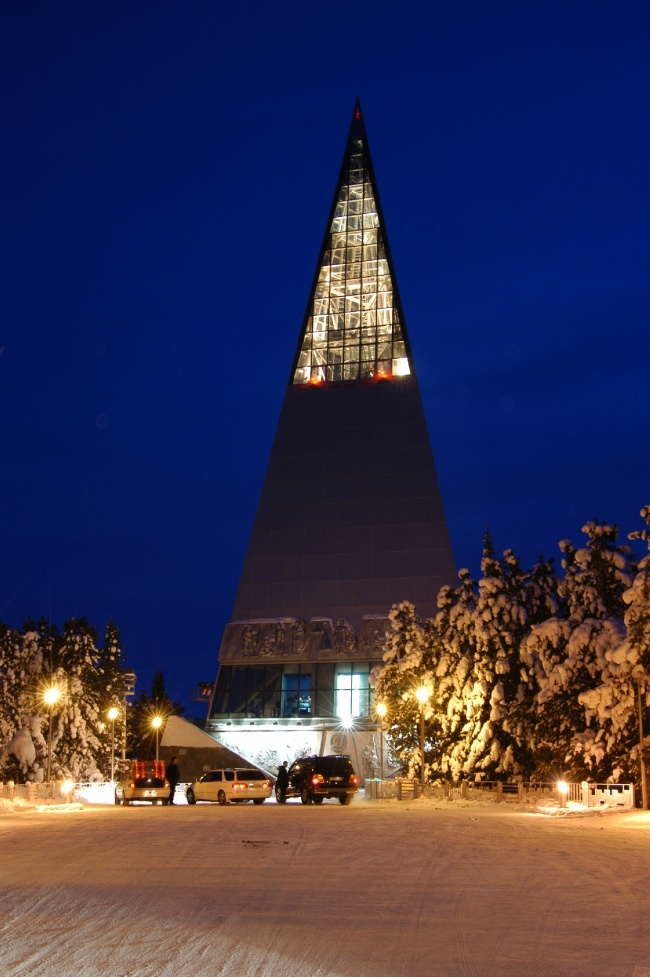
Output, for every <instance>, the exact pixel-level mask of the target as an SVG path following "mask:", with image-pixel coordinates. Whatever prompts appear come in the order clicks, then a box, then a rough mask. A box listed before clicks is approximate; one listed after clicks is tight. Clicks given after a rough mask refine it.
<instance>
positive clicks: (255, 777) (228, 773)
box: [185, 767, 271, 804]
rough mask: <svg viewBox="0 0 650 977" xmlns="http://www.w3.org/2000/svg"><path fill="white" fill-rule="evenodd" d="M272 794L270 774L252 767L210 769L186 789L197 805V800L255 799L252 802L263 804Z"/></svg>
mask: <svg viewBox="0 0 650 977" xmlns="http://www.w3.org/2000/svg"><path fill="white" fill-rule="evenodd" d="M270 796H271V781H270V779H269V777H268V776H267V775H266V774H265V773H263V772H262V771H261V770H255V769H254V768H252V767H228V768H224V769H222V770H209V771H208V772H207V773H204V774H203V776H202V777H201V779H200V780H195V781H194V783H193V784H190V785H189V786H188V787H187V788H186V789H185V797H186V798H187V803H188V804H196V803H197V801H216V802H217V804H230V802H231V801H234V802H235V803H238V802H239V803H241V802H242V801H252V802H253V804H263V803H264V801H265V800H266V798H267V797H270Z"/></svg>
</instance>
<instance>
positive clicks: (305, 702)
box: [298, 665, 312, 716]
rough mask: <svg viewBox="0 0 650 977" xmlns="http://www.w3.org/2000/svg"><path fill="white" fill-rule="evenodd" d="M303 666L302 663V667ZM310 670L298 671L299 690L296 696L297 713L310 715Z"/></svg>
mask: <svg viewBox="0 0 650 977" xmlns="http://www.w3.org/2000/svg"><path fill="white" fill-rule="evenodd" d="M304 667H305V666H304V665H303V668H304ZM311 695H312V688H311V671H309V672H303V671H301V673H300V692H299V696H298V714H299V715H300V716H311Z"/></svg>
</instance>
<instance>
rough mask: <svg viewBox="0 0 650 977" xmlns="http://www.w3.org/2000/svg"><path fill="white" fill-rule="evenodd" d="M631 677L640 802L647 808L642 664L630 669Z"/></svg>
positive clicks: (643, 676)
mask: <svg viewBox="0 0 650 977" xmlns="http://www.w3.org/2000/svg"><path fill="white" fill-rule="evenodd" d="M632 678H633V679H634V681H635V682H636V696H637V698H636V708H637V721H638V726H639V760H640V762H641V804H642V806H643V810H644V811H647V810H648V779H647V776H646V769H645V760H644V759H643V699H642V696H641V687H642V686H643V685H644V684H645V679H646V673H645V671H644V669H643V667H642V666H640V665H637V666H635V667H634V668H633V669H632Z"/></svg>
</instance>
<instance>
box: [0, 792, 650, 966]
mask: <svg viewBox="0 0 650 977" xmlns="http://www.w3.org/2000/svg"><path fill="white" fill-rule="evenodd" d="M5 808H10V805H5ZM55 813H56V816H55ZM0 898H1V900H2V912H1V913H0V931H1V940H0V973H2V975H3V977H9V975H11V977H13V975H29V977H68V975H69V977H73V975H74V977H100V975H101V977H167V975H169V977H208V975H209V977H220V975H224V977H225V975H228V977H267V975H268V977H295V975H297V974H300V975H301V977H304V975H308V977H502V975H503V977H574V975H575V977H650V814H645V813H642V812H629V813H625V814H621V813H617V814H591V815H588V816H571V815H568V816H565V817H548V816H545V815H539V814H537V815H536V814H527V813H521V812H516V811H513V810H511V809H508V810H503V808H502V807H501V806H500V807H499V808H497V807H496V805H494V806H493V805H485V806H481V805H478V804H476V805H472V804H468V803H462V802H460V803H459V802H454V803H451V804H445V803H444V802H434V801H429V800H418V801H413V802H408V803H406V802H398V801H377V802H367V801H364V800H363V799H362V797H359V798H357V799H356V800H355V803H354V804H353V805H352V806H351V807H341V806H340V805H339V804H338V803H335V802H331V801H326V802H325V804H323V805H322V806H321V807H314V806H310V807H303V806H302V805H300V804H299V803H294V802H292V803H289V804H287V805H286V806H285V807H280V806H277V805H275V804H272V803H267V804H265V805H264V806H262V807H254V806H253V805H249V804H246V805H231V806H228V807H225V808H222V807H218V806H214V807H212V806H202V805H197V806H196V807H188V806H179V807H176V808H167V807H148V806H130V807H128V808H122V807H114V806H105V807H102V806H97V805H93V806H86V807H85V809H78V808H75V807H74V806H73V807H69V808H68V809H67V810H62V809H58V810H56V809H55V808H54V807H52V808H50V809H41V810H36V809H26V808H25V807H22V808H20V809H18V810H5V812H4V813H2V814H1V815H0Z"/></svg>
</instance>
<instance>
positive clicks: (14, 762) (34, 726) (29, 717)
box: [0, 624, 43, 783]
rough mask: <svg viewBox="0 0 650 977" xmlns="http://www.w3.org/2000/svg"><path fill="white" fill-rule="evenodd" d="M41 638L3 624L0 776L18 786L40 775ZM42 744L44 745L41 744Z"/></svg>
mask: <svg viewBox="0 0 650 977" xmlns="http://www.w3.org/2000/svg"><path fill="white" fill-rule="evenodd" d="M42 659H43V654H42V646H41V638H40V635H39V634H38V633H37V632H35V631H32V630H27V631H25V632H24V633H22V634H21V633H20V632H18V631H12V630H11V629H10V628H8V627H7V626H6V625H4V624H3V625H0V737H1V738H0V747H1V749H2V754H1V757H0V777H1V778H2V779H4V780H13V781H15V782H17V783H21V782H22V781H24V780H25V779H26V778H27V777H28V775H30V774H31V775H32V776H34V775H36V777H37V779H42V776H41V775H39V771H40V765H39V763H38V762H37V760H36V748H35V746H34V741H35V740H36V741H37V742H38V741H40V740H42V737H41V729H40V720H39V719H38V718H37V717H35V716H34V714H33V702H34V697H35V694H36V692H37V689H38V687H39V685H40V675H41V671H42ZM40 745H43V743H41V744H40Z"/></svg>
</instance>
